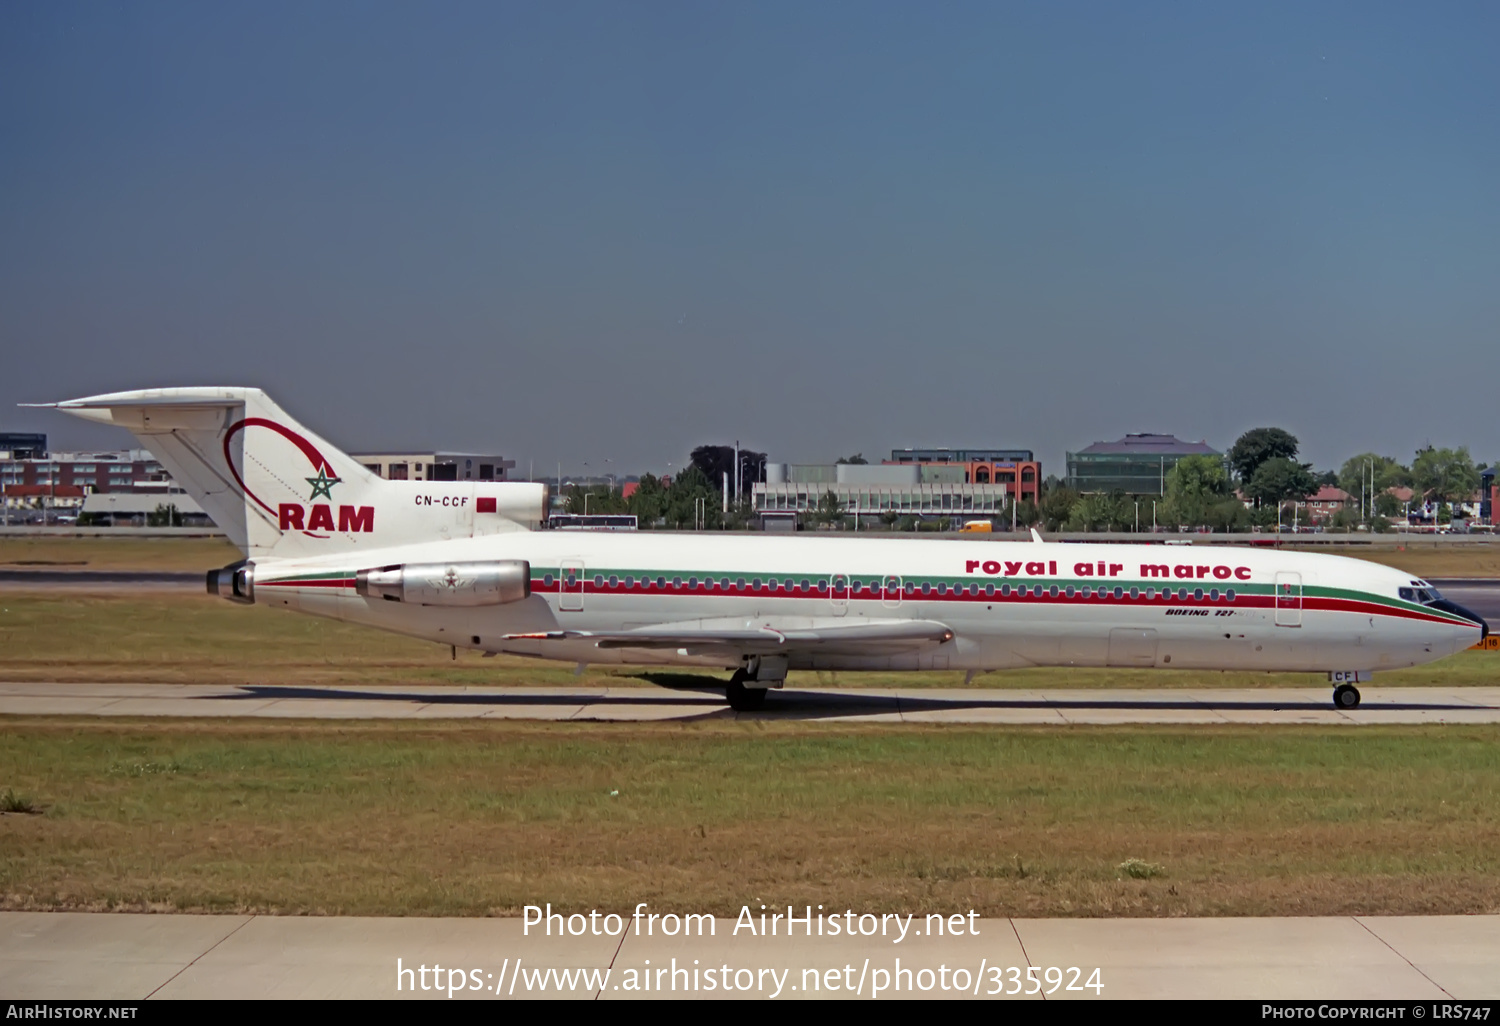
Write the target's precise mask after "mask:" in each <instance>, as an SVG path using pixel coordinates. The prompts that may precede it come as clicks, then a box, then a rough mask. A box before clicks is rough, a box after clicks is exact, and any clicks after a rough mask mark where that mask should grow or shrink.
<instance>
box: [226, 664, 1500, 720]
mask: <svg viewBox="0 0 1500 1026" xmlns="http://www.w3.org/2000/svg"><path fill="white" fill-rule="evenodd" d="M637 676H638V677H639V678H640V679H642V680H646V681H649V682H650V683H653V684H658V683H659V684H660V686H661V687H668V688H671V689H672V690H673V691H677V692H691V694H669V695H663V694H659V693H652V692H647V691H643V692H642V693H640V694H631V693H629V692H627V691H621V690H615V691H614V692H612V693H611V694H607V695H597V694H595V695H585V694H579V695H570V694H565V693H564V694H557V693H553V694H535V693H530V694H528V693H520V694H517V693H512V692H508V691H483V692H462V693H454V694H443V693H441V692H412V691H361V690H354V689H345V688H321V687H308V686H296V685H275V684H251V685H244V686H242V687H241V688H240V689H239V691H238V692H237V693H235V694H233V695H224V696H213V697H209V696H205V697H203V698H200V699H198V700H199V701H205V702H222V701H226V700H227V701H235V700H244V699H259V700H265V699H294V700H295V699H317V700H322V701H345V702H403V703H415V704H419V705H453V706H472V705H493V706H501V707H506V706H513V707H520V706H575V705H582V706H585V707H587V706H605V707H610V706H613V707H618V708H639V709H649V708H660V707H662V706H684V705H687V706H693V707H695V708H694V712H693V713H691V714H690V715H701V714H700V713H699V712H698V710H699V709H701V710H702V713H718V712H728V708H727V706H725V705H724V699H723V697H722V693H723V684H722V683H721V682H718V681H717V679H716V678H708V677H698V676H694V675H692V674H638V675H637ZM659 678H660V679H663V681H665V680H670V681H671V683H665V682H660V681H659V680H658V679H659ZM1492 708H1495V707H1494V706H1484V705H1468V704H1462V703H1454V702H1436V701H1435V702H1391V703H1384V702H1382V703H1380V704H1379V705H1377V706H1373V707H1371V706H1367V707H1366V708H1365V711H1367V712H1368V711H1379V712H1475V711H1481V710H1487V709H1492ZM981 709H997V710H998V709H1016V710H1023V709H1035V710H1063V711H1068V710H1072V711H1080V712H1088V711H1099V712H1104V711H1121V712H1128V711H1141V712H1174V711H1176V712H1181V711H1192V712H1214V711H1219V712H1328V711H1330V710H1331V709H1332V703H1331V702H1323V701H1312V700H1303V701H1276V700H1274V699H1246V698H1228V697H1226V698H1225V699H1223V700H1220V701H1215V700H1212V699H1209V700H1197V699H1174V698H1171V697H1168V696H1167V695H1165V694H1164V695H1163V697H1162V698H1160V699H1155V698H1139V697H1131V698H1111V697H1110V696H1109V695H1108V693H1101V694H1100V695H1099V697H1098V698H1067V699H1045V698H1032V697H1025V698H1023V697H1019V696H1018V697H1016V698H1006V697H1004V696H996V695H995V694H994V693H993V692H990V693H988V694H983V695H975V696H973V697H972V698H970V697H965V696H942V697H938V696H933V697H930V698H929V697H924V696H920V695H913V694H911V693H909V692H908V693H906V694H903V695H900V696H896V695H879V694H869V693H850V694H837V693H829V692H827V691H820V692H810V691H798V690H795V689H792V690H787V691H772V692H771V694H770V695H768V696H767V700H766V705H765V707H764V708H763V709H761V710H760V711H759V713H758V715H761V716H778V715H784V716H797V717H801V718H808V717H818V716H858V715H867V714H876V713H882V714H887V715H889V714H892V713H902V714H908V713H923V712H953V711H962V710H981Z"/></svg>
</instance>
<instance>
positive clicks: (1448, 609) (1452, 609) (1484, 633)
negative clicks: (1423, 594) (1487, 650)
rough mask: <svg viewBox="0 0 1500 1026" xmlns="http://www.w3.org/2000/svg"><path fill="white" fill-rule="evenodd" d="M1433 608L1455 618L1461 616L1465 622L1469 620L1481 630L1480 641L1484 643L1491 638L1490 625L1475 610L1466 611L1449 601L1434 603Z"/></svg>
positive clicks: (1443, 600) (1439, 600)
mask: <svg viewBox="0 0 1500 1026" xmlns="http://www.w3.org/2000/svg"><path fill="white" fill-rule="evenodd" d="M1432 608H1433V609H1441V610H1442V611H1443V612H1445V613H1452V614H1453V615H1454V616H1461V617H1463V618H1464V619H1465V620H1468V621H1469V622H1470V623H1472V624H1473V625H1474V626H1475V627H1478V628H1479V640H1480V641H1483V640H1484V639H1485V638H1487V637H1489V636H1490V625H1489V624H1487V623H1485V622H1484V617H1482V616H1480V615H1479V614H1478V613H1476V612H1474V611H1473V610H1470V609H1465V608H1464V607H1463V606H1461V605H1459V604H1458V603H1457V602H1449V601H1448V600H1447V599H1438V600H1437V601H1436V602H1434V603H1432Z"/></svg>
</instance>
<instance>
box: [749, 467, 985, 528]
mask: <svg viewBox="0 0 1500 1026" xmlns="http://www.w3.org/2000/svg"><path fill="white" fill-rule="evenodd" d="M829 492H832V493H833V495H834V497H835V498H836V499H837V500H838V503H839V506H840V508H841V509H842V510H843V511H844V512H845V513H846V514H848V515H850V516H853V515H855V514H856V513H857V514H858V515H859V516H879V515H880V514H882V513H894V514H898V515H901V516H919V517H930V518H936V517H994V516H999V515H1000V514H1001V513H1002V512H1003V511H1004V510H1005V508H1006V502H1007V491H1006V486H1005V485H1003V484H994V483H992V482H983V483H974V482H971V481H967V480H965V478H964V468H963V466H962V465H960V464H919V463H905V464H897V463H839V464H788V463H767V464H766V479H765V481H763V482H756V483H755V484H754V485H752V486H751V504H752V508H753V509H754V510H755V511H756V512H757V513H761V514H770V515H772V516H773V517H774V516H775V515H777V514H783V515H784V514H796V513H807V512H810V511H812V510H816V509H817V508H818V505H819V503H821V502H822V501H823V497H824V496H825V495H827V494H828V493H829Z"/></svg>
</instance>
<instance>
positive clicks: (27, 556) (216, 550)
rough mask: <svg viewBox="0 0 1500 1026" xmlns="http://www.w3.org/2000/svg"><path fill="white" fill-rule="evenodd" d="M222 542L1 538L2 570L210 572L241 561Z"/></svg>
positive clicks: (203, 540)
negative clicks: (3, 568)
mask: <svg viewBox="0 0 1500 1026" xmlns="http://www.w3.org/2000/svg"><path fill="white" fill-rule="evenodd" d="M240 558H241V556H240V551H239V549H236V548H235V547H234V546H233V545H231V544H229V542H227V541H225V540H224V539H223V538H40V537H39V538H16V537H6V538H0V567H6V568H9V569H16V568H24V567H28V566H29V567H34V568H36V569H38V570H48V569H50V570H138V571H149V570H155V571H166V570H202V571H207V570H212V569H213V568H214V567H219V566H226V565H228V564H230V563H233V562H234V561H235V560H237V559H240Z"/></svg>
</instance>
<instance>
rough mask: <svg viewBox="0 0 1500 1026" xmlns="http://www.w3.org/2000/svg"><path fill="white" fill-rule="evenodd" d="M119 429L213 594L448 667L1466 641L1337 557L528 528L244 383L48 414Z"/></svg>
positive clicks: (1394, 587) (853, 664) (1249, 658)
mask: <svg viewBox="0 0 1500 1026" xmlns="http://www.w3.org/2000/svg"><path fill="white" fill-rule="evenodd" d="M52 405H54V406H55V407H56V408H58V409H62V410H65V411H67V412H69V413H73V414H76V415H78V416H80V417H85V418H87V419H90V420H94V421H99V422H102V423H107V424H115V425H119V426H121V427H124V428H126V429H128V430H130V431H131V432H133V433H134V434H135V435H136V436H137V437H138V438H139V439H140V440H141V442H142V443H143V444H144V445H145V446H146V447H147V448H149V449H150V450H151V451H152V453H153V454H154V455H155V456H156V457H157V459H159V460H160V461H161V463H162V465H163V466H164V467H165V468H166V469H167V470H168V471H169V472H170V473H171V474H172V476H173V477H174V478H175V479H176V480H177V481H178V482H179V483H180V484H181V485H182V486H183V488H185V489H186V490H187V491H188V493H189V494H191V495H192V496H193V497H194V498H195V499H197V500H198V502H199V503H200V504H201V505H202V506H203V508H204V510H205V511H207V512H208V514H209V515H210V516H212V517H213V519H214V522H215V523H217V524H218V525H219V526H220V527H221V528H223V529H224V530H225V531H226V532H227V534H228V536H229V538H230V540H231V541H233V542H234V544H235V545H236V546H238V547H239V549H240V551H241V552H243V553H244V555H245V559H244V560H242V561H241V562H238V563H234V564H232V565H230V566H228V567H225V568H223V569H221V570H215V571H210V572H209V574H208V588H209V591H210V592H213V593H215V594H218V595H222V596H223V597H225V598H228V599H231V600H233V601H236V602H247V603H249V602H258V603H264V604H267V605H272V606H281V607H283V608H286V609H295V610H298V611H301V612H304V613H312V614H314V615H317V616H325V617H331V618H333V619H337V620H345V621H348V622H351V623H360V624H365V625H367V626H370V627H377V628H380V629H383V630H388V631H394V632H397V633H400V634H406V635H410V636H412V637H417V638H424V639H426V640H429V641H434V642H438V643H440V644H444V645H453V646H456V647H457V648H469V649H478V650H481V651H483V652H486V653H497V652H509V653H515V654H519V655H527V656H539V657H542V658H546V659H561V660H567V661H569V662H577V663H673V664H686V665H692V666H702V667H720V668H723V669H726V670H730V671H732V676H731V677H730V679H729V681H728V682H727V686H726V693H727V697H728V700H729V703H730V704H731V705H732V706H733V707H734V708H736V709H740V710H747V709H755V708H759V707H760V705H761V704H762V703H763V702H764V700H765V696H766V689H768V688H775V687H781V686H782V684H783V683H784V681H785V680H786V675H787V672H788V671H789V670H798V669H817V670H850V671H854V670H942V669H946V670H963V671H968V672H969V673H971V674H972V673H980V672H987V671H991V670H1005V669H1013V668H1017V667H1027V666H1122V667H1160V668H1162V669H1167V670H1263V671H1313V672H1318V673H1326V674H1328V676H1329V679H1330V681H1332V682H1333V683H1334V684H1336V685H1337V686H1336V687H1335V689H1334V692H1333V700H1334V703H1335V705H1337V706H1339V707H1341V708H1353V707H1355V706H1357V705H1358V704H1359V700H1360V695H1359V691H1358V689H1357V688H1356V687H1355V684H1356V683H1358V682H1362V681H1365V680H1368V679H1369V676H1370V674H1371V673H1372V672H1374V671H1378V670H1384V669H1394V668H1397V667H1405V666H1415V665H1418V664H1420V663H1425V662H1429V661H1431V660H1434V659H1440V658H1442V657H1443V656H1446V655H1450V654H1452V653H1454V652H1457V651H1459V650H1461V649H1464V648H1467V647H1469V646H1471V645H1473V644H1475V643H1476V642H1478V641H1479V640H1480V639H1481V638H1483V637H1484V636H1486V635H1487V633H1488V627H1487V626H1486V624H1485V623H1484V621H1483V620H1482V619H1480V618H1479V617H1478V616H1476V615H1475V614H1473V613H1471V612H1470V611H1468V610H1467V609H1464V608H1463V607H1461V606H1459V605H1457V604H1455V603H1453V602H1449V601H1447V600H1445V599H1443V598H1442V597H1441V596H1440V595H1439V594H1438V592H1437V590H1436V589H1434V588H1433V587H1431V586H1430V585H1429V584H1427V583H1426V582H1425V581H1422V580H1419V579H1414V578H1413V577H1411V575H1409V574H1405V573H1402V572H1401V571H1399V570H1392V569H1390V568H1387V567H1384V566H1378V565H1376V564H1373V563H1366V562H1362V561H1360V560H1355V559H1348V558H1344V557H1341V556H1328V555H1315V554H1309V553H1299V552H1285V551H1281V550H1258V549H1244V548H1229V547H1224V548H1220V547H1214V548H1208V547H1202V546H1191V547H1189V546H1163V545H1111V544H1105V545H1093V544H1090V545H1081V544H1068V543H1058V542H1044V541H1042V539H1041V537H1040V536H1039V535H1035V534H1034V535H1033V538H1034V540H1033V541H1031V542H991V541H974V540H969V539H962V540H916V539H910V540H908V539H887V538H861V537H853V538H847V537H774V536H749V535H739V534H655V533H649V532H647V533H639V534H637V533H634V532H622V533H597V534H596V533H589V532H563V531H545V530H532V529H531V528H533V527H535V526H537V525H539V524H540V523H542V522H543V521H544V520H545V516H546V508H545V507H546V491H545V488H544V487H543V486H541V485H533V484H517V483H504V482H488V481H446V482H443V481H386V480H383V479H381V478H380V477H378V476H376V475H375V474H373V473H371V472H370V471H369V470H367V469H366V468H365V467H363V466H361V465H360V464H359V463H358V462H356V461H355V460H354V459H352V458H351V457H349V456H347V455H346V454H344V453H342V452H340V451H339V450H337V449H335V448H334V447H333V446H332V445H330V444H329V443H328V442H326V441H324V440H323V439H321V438H319V437H318V436H317V435H315V434H313V433H312V432H311V431H309V430H307V429H306V428H305V427H302V426H301V425H299V424H298V423H296V422H295V421H293V420H292V419H291V418H290V417H288V416H287V415H286V414H285V413H284V412H283V411H282V410H281V409H280V408H279V407H278V406H276V404H275V403H273V402H272V401H271V400H270V399H269V398H268V397H267V396H266V395H265V394H264V393H263V392H261V391H259V390H257V389H252V388H168V389H147V390H144V391H136V392H119V393H115V394H111V395H99V396H92V397H90V398H86V399H75V400H71V401H68V402H62V403H56V404H52Z"/></svg>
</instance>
